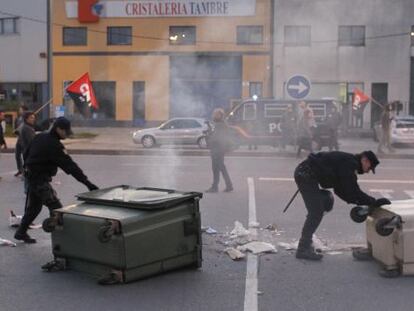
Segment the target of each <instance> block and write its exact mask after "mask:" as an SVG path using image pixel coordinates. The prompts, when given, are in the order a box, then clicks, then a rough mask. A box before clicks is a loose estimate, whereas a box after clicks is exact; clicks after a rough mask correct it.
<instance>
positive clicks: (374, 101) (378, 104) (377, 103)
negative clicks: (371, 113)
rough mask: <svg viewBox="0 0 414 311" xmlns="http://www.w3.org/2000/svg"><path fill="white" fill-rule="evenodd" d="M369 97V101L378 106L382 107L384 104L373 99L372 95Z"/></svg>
mask: <svg viewBox="0 0 414 311" xmlns="http://www.w3.org/2000/svg"><path fill="white" fill-rule="evenodd" d="M370 99H371V101H372V102H373V103H374V104H376V105H377V106H379V107H380V108H382V109H384V105H383V104H381V103H379V102H377V101H376V100H375V99H373V98H372V97H370Z"/></svg>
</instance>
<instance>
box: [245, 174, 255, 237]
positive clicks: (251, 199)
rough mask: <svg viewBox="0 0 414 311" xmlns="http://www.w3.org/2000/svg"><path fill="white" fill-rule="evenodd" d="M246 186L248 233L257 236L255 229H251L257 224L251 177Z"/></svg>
mask: <svg viewBox="0 0 414 311" xmlns="http://www.w3.org/2000/svg"><path fill="white" fill-rule="evenodd" d="M247 185H248V188H249V231H250V232H251V233H252V234H253V235H255V236H257V229H256V228H253V227H251V225H252V224H255V223H257V217H256V195H255V189H254V179H253V178H252V177H249V178H247Z"/></svg>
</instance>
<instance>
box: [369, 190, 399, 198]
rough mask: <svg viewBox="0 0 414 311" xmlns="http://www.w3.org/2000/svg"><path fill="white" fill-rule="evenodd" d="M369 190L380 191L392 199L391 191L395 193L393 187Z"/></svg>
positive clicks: (382, 194) (383, 195) (385, 196)
mask: <svg viewBox="0 0 414 311" xmlns="http://www.w3.org/2000/svg"><path fill="white" fill-rule="evenodd" d="M369 192H378V193H379V194H380V195H381V196H382V197H384V198H387V199H391V198H392V195H391V193H394V190H392V189H369Z"/></svg>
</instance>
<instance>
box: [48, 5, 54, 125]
mask: <svg viewBox="0 0 414 311" xmlns="http://www.w3.org/2000/svg"><path fill="white" fill-rule="evenodd" d="M46 5H47V9H46V10H47V11H46V12H47V28H46V33H47V87H48V94H47V100H48V101H50V100H51V99H52V98H53V64H52V63H53V60H52V57H53V46H52V31H53V22H52V15H51V12H52V0H47V1H46ZM48 111H49V112H48V113H47V117H48V118H49V117H50V109H49V110H48Z"/></svg>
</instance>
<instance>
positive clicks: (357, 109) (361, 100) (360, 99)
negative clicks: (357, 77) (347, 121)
mask: <svg viewBox="0 0 414 311" xmlns="http://www.w3.org/2000/svg"><path fill="white" fill-rule="evenodd" d="M369 101H370V98H369V96H368V95H366V94H365V93H364V92H362V91H361V90H360V89H358V88H355V89H354V98H353V101H352V110H353V111H354V113H357V114H358V113H360V114H362V113H363V111H364V109H365V106H366V105H367V104H368V103H369Z"/></svg>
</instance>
